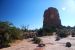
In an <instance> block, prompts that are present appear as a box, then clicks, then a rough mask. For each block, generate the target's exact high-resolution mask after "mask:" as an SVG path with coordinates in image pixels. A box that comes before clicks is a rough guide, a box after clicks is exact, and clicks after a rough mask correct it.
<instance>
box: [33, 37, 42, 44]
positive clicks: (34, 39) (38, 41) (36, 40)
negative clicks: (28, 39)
mask: <svg viewBox="0 0 75 50" xmlns="http://www.w3.org/2000/svg"><path fill="white" fill-rule="evenodd" d="M32 41H33V42H34V43H35V44H39V43H40V42H41V39H40V38H38V37H34V38H33V39H32Z"/></svg>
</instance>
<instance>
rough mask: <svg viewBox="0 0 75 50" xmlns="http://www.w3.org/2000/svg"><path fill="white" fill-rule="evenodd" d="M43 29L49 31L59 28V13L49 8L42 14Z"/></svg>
mask: <svg viewBox="0 0 75 50" xmlns="http://www.w3.org/2000/svg"><path fill="white" fill-rule="evenodd" d="M43 17H44V20H43V28H44V29H50V28H51V27H54V28H60V26H61V20H60V16H59V12H58V10H57V9H56V8H54V7H50V8H48V9H46V10H45V12H44V15H43Z"/></svg>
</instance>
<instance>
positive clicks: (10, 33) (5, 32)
mask: <svg viewBox="0 0 75 50" xmlns="http://www.w3.org/2000/svg"><path fill="white" fill-rule="evenodd" d="M16 39H22V32H21V30H20V29H18V28H16V27H14V26H13V25H11V24H10V23H9V22H0V48H3V47H8V46H10V45H9V43H10V42H12V40H16Z"/></svg>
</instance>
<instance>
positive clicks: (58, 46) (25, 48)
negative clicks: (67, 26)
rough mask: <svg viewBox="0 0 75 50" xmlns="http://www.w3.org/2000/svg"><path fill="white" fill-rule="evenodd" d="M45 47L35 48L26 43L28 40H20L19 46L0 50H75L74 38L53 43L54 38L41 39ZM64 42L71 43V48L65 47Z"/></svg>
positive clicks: (34, 45) (30, 43)
mask: <svg viewBox="0 0 75 50" xmlns="http://www.w3.org/2000/svg"><path fill="white" fill-rule="evenodd" d="M41 39H42V41H43V43H44V44H45V45H46V46H45V47H37V45H36V44H33V43H32V42H28V40H22V41H21V42H20V43H19V44H16V45H15V46H11V47H8V48H3V49H0V50H75V37H74V38H72V37H67V38H63V39H61V40H59V41H55V36H45V37H41ZM66 42H71V44H72V47H70V48H67V47H65V43H66Z"/></svg>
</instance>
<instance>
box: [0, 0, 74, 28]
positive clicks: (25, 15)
mask: <svg viewBox="0 0 75 50" xmlns="http://www.w3.org/2000/svg"><path fill="white" fill-rule="evenodd" d="M48 7H55V8H57V9H58V11H59V14H60V19H61V23H62V25H65V26H68V25H69V26H74V25H75V14H74V13H75V0H0V21H10V22H12V23H13V24H14V25H15V26H16V27H21V26H22V25H25V26H28V28H29V29H36V28H40V27H42V25H43V13H44V11H45V10H46V9H47V8H48Z"/></svg>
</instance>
